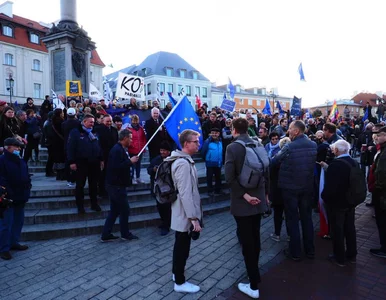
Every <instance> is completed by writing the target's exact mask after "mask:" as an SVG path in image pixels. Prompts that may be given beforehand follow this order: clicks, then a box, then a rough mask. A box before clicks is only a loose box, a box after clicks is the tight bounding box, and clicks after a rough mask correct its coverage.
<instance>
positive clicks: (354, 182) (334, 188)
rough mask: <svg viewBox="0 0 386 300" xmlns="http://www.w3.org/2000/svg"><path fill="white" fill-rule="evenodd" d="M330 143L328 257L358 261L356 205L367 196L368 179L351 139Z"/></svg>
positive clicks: (335, 260)
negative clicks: (352, 154) (355, 156)
mask: <svg viewBox="0 0 386 300" xmlns="http://www.w3.org/2000/svg"><path fill="white" fill-rule="evenodd" d="M330 147H331V149H332V152H333V154H334V155H335V157H336V158H335V159H334V160H333V161H331V163H330V164H329V165H328V168H327V171H326V175H325V183H324V189H323V192H322V199H323V200H324V201H325V202H326V203H327V204H328V206H329V208H330V218H329V221H330V223H331V224H330V230H331V237H332V244H333V254H331V255H329V259H330V260H331V262H333V263H335V264H336V265H338V266H340V267H344V266H345V262H346V261H348V262H351V263H355V262H356V255H357V242H356V232H355V206H356V205H358V204H359V203H360V202H363V201H364V200H365V198H366V181H365V176H364V174H363V173H362V172H361V169H360V167H359V164H358V163H357V162H356V161H354V160H353V159H352V158H351V157H350V154H349V151H350V144H349V143H348V142H346V141H345V140H338V141H336V142H335V143H333V144H332V145H331V146H330ZM358 191H359V193H358V194H357V193H356V192H358ZM353 193H355V194H353ZM358 198H359V199H358ZM345 240H346V245H347V249H345V246H344V245H345Z"/></svg>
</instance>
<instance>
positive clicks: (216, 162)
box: [201, 136, 222, 168]
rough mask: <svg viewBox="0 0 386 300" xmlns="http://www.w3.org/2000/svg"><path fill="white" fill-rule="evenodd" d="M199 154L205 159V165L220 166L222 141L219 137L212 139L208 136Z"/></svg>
mask: <svg viewBox="0 0 386 300" xmlns="http://www.w3.org/2000/svg"><path fill="white" fill-rule="evenodd" d="M201 154H202V156H203V157H204V159H205V165H206V167H220V168H221V166H222V142H221V139H219V140H218V141H214V140H213V138H212V137H211V136H210V137H209V138H208V139H207V140H206V141H205V142H204V145H203V146H202V149H201Z"/></svg>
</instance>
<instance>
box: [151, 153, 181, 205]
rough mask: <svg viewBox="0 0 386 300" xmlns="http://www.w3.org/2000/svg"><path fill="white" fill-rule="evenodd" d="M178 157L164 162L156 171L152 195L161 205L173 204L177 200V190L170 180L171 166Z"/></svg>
mask: <svg viewBox="0 0 386 300" xmlns="http://www.w3.org/2000/svg"><path fill="white" fill-rule="evenodd" d="M179 158H180V157H175V158H174V157H173V158H168V159H167V160H164V161H163V162H162V163H161V164H160V165H159V166H158V169H157V172H156V173H155V178H154V194H155V197H156V199H157V201H158V202H159V203H161V204H165V203H173V202H174V201H176V200H177V194H178V190H177V189H176V188H175V186H174V182H173V178H172V164H173V162H175V161H176V160H177V159H179Z"/></svg>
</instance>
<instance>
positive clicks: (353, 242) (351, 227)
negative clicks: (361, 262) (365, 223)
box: [330, 208, 357, 264]
mask: <svg viewBox="0 0 386 300" xmlns="http://www.w3.org/2000/svg"><path fill="white" fill-rule="evenodd" d="M330 213H331V215H330V220H331V233H332V245H333V252H334V256H335V258H336V260H337V261H338V262H339V263H341V264H344V262H345V259H346V258H348V259H352V258H355V257H356V256H357V238H356V232H355V208H347V209H337V208H331V209H330ZM345 240H346V249H345V245H344V244H345Z"/></svg>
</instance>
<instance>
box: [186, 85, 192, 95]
mask: <svg viewBox="0 0 386 300" xmlns="http://www.w3.org/2000/svg"><path fill="white" fill-rule="evenodd" d="M186 96H192V88H191V86H190V85H187V86H186Z"/></svg>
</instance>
